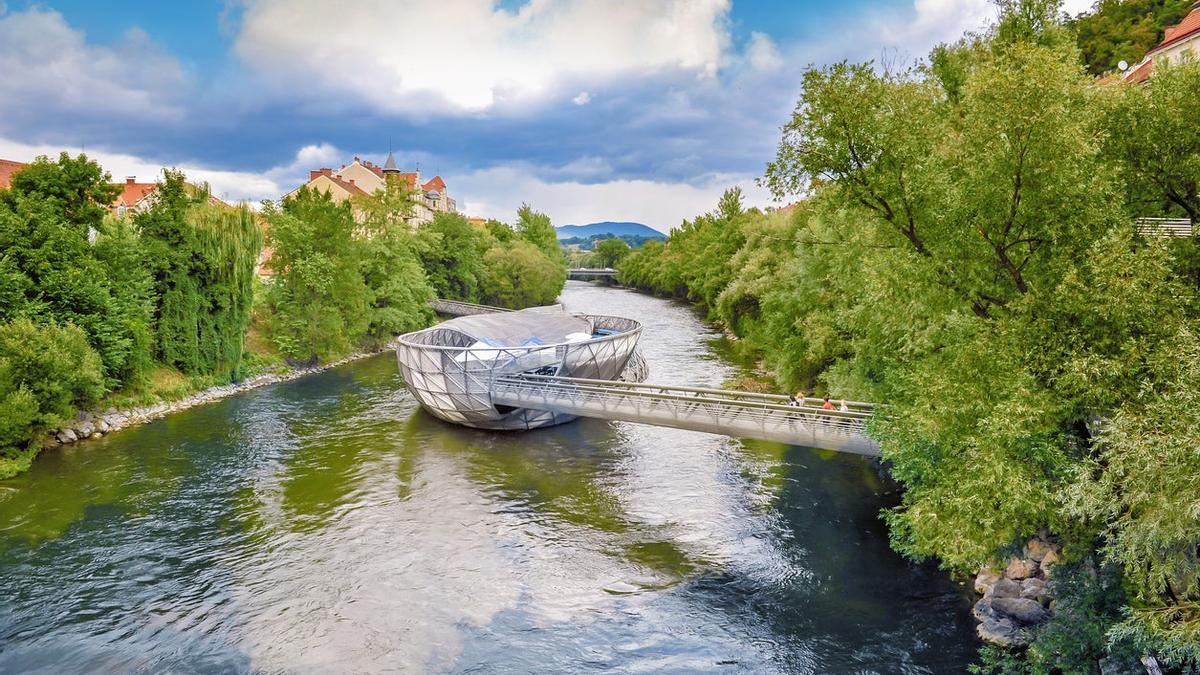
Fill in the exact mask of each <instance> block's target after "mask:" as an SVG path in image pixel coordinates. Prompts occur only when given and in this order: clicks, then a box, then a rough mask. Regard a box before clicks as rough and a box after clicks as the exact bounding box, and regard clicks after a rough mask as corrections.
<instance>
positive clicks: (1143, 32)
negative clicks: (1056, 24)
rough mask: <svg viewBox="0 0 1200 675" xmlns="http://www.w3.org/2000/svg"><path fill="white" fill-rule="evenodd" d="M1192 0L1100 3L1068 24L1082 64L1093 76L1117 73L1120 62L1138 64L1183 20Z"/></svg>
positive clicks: (1100, 0) (1111, 0) (1124, 0)
mask: <svg viewBox="0 0 1200 675" xmlns="http://www.w3.org/2000/svg"><path fill="white" fill-rule="evenodd" d="M1192 2H1193V0H1099V1H1098V2H1096V3H1095V6H1094V7H1093V9H1092V11H1091V12H1088V13H1084V14H1081V15H1080V16H1078V17H1076V18H1075V19H1074V20H1072V21H1071V22H1070V25H1071V27H1072V28H1074V29H1075V33H1076V35H1077V36H1078V37H1077V39H1078V44H1079V49H1080V51H1081V52H1082V53H1083V61H1084V63H1085V64H1087V69H1088V72H1089V73H1091V74H1092V75H1103V74H1105V73H1110V72H1113V71H1114V70H1116V68H1117V64H1118V63H1119V62H1120V61H1125V62H1127V63H1130V64H1134V63H1138V62H1139V61H1141V60H1142V57H1143V56H1144V55H1145V54H1146V52H1148V51H1150V49H1151V48H1152V47H1154V46H1155V45H1156V44H1158V43H1159V41H1160V40H1162V37H1163V31H1164V29H1166V28H1167V27H1168V26H1173V25H1175V24H1177V23H1179V22H1180V21H1182V20H1183V17H1185V16H1187V13H1188V12H1189V11H1190V10H1191V8H1192Z"/></svg>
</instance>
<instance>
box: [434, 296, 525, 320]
mask: <svg viewBox="0 0 1200 675" xmlns="http://www.w3.org/2000/svg"><path fill="white" fill-rule="evenodd" d="M429 306H430V307H432V308H433V311H435V312H437V313H438V314H443V315H446V316H474V315H476V314H494V313H496V312H511V311H513V310H511V309H505V308H504V307H493V306H491V305H477V304H475V303H473V302H462V301H461V300H446V299H444V298H436V299H433V300H430V301H429Z"/></svg>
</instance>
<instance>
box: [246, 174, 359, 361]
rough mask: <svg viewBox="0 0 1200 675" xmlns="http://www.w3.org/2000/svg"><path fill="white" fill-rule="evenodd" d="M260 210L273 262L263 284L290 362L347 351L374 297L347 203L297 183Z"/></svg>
mask: <svg viewBox="0 0 1200 675" xmlns="http://www.w3.org/2000/svg"><path fill="white" fill-rule="evenodd" d="M265 217H266V219H267V221H268V223H269V224H270V228H269V230H268V242H269V244H270V246H271V265H272V267H273V268H274V270H275V280H274V283H273V284H272V285H271V287H270V291H269V294H270V295H269V297H270V305H271V313H270V316H269V317H268V328H269V333H270V335H271V338H272V340H274V342H275V344H276V345H277V346H278V348H279V350H280V352H281V353H282V354H283V355H284V356H286V357H287V358H289V359H291V360H292V361H295V362H306V363H307V362H315V361H317V360H329V359H332V358H336V357H338V356H341V355H343V354H345V353H348V352H349V351H350V350H352V349H354V348H355V347H357V346H358V345H359V344H361V342H362V341H363V339H364V338H365V337H366V335H367V331H368V329H369V328H370V326H371V313H370V312H369V308H370V306H371V303H372V300H373V293H372V291H371V288H370V286H368V285H367V282H366V279H365V278H364V275H363V263H362V253H363V251H362V246H361V245H359V243H358V241H357V240H356V238H355V230H356V229H357V227H358V225H357V223H356V222H355V220H354V215H353V212H352V211H351V207H350V204H349V203H342V204H335V203H334V202H333V200H332V199H331V198H330V197H329V195H328V194H327V193H321V192H316V191H313V190H309V189H307V188H304V189H301V190H300V191H299V192H298V193H296V194H295V195H294V196H292V197H289V198H288V199H286V200H284V202H283V205H282V208H276V207H274V206H271V207H268V208H267V209H266V212H265Z"/></svg>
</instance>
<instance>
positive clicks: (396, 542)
mask: <svg viewBox="0 0 1200 675" xmlns="http://www.w3.org/2000/svg"><path fill="white" fill-rule="evenodd" d="M565 298H566V301H567V303H568V305H569V306H574V307H575V308H577V309H580V310H584V309H586V310H588V311H594V312H598V313H606V312H607V313H615V314H623V315H626V316H631V317H633V318H636V319H639V320H641V321H643V323H644V324H645V325H646V327H647V328H646V337H645V344H644V348H645V351H646V354H647V358H648V359H649V360H650V362H651V364H652V372H653V379H654V380H656V381H661V382H677V383H695V384H702V385H704V384H707V385H719V384H720V383H721V382H722V381H724V380H726V379H729V378H730V377H731V376H733V375H736V374H737V370H736V368H737V366H735V365H731V362H730V361H727V360H724V359H721V358H719V357H716V356H714V355H713V353H712V351H711V350H710V349H709V347H708V343H709V342H710V341H712V340H714V339H716V338H717V336H716V335H715V334H714V333H713V332H712V331H711V330H709V329H707V328H705V327H704V326H703V325H701V324H700V323H699V322H697V321H696V318H695V316H694V315H693V314H692V312H691V311H690V310H689V309H688V308H686V307H683V306H681V305H676V304H671V303H666V302H664V301H662V300H657V299H653V298H648V297H645V296H640V295H635V294H630V293H626V292H623V291H615V290H602V289H599V288H594V287H589V286H583V285H578V284H572V285H571V286H570V288H569V290H568V292H567V293H566V295H565ZM889 490H890V487H889V486H888V485H887V484H886V483H884V482H882V481H881V480H880V478H879V475H878V473H877V472H876V470H875V468H874V467H873V466H872V465H871V464H870V463H869V462H866V461H864V460H862V459H861V458H857V457H851V456H845V455H836V454H830V453H817V452H813V451H809V450H805V449H802V448H795V447H791V446H783V445H779V444H772V443H763V442H741V441H737V440H732V439H727V438H723V437H718V436H711V435H705V434H699V433H692V432H683V431H678V430H670V429H659V428H653V427H639V426H636V425H629V424H610V423H605V422H599V421H593V420H580V421H578V422H576V423H574V424H571V425H567V426H562V427H557V428H553V429H546V430H540V431H537V432H532V433H513V434H502V433H500V434H497V433H486V432H478V431H472V430H469V429H463V428H459V427H455V426H452V425H447V424H444V423H442V422H439V421H437V420H435V419H433V418H431V417H429V416H428V415H425V414H423V413H421V412H420V411H419V410H418V409H417V408H416V406H415V404H414V403H413V401H412V400H411V398H410V397H408V396H407V394H406V393H405V392H404V391H403V390H402V388H401V386H400V382H399V380H398V376H397V372H396V367H395V364H394V362H393V361H392V359H391V358H390V357H388V356H384V357H380V358H377V359H371V360H367V361H362V362H359V363H356V364H353V365H350V366H347V367H344V368H340V369H337V370H335V371H331V372H327V373H324V374H321V375H319V376H316V377H312V378H308V379H305V380H300V381H296V382H291V383H286V384H283V385H279V386H275V387H270V388H266V389H262V390H258V391H255V392H250V393H248V394H246V395H243V396H239V397H235V398H232V399H228V400H226V401H222V402H220V403H217V404H213V405H209V406H205V407H202V408H197V409H193V410H191V411H188V412H186V413H183V414H180V415H177V416H174V417H172V418H169V419H168V420H163V421H161V422H159V423H155V424H152V425H148V426H146V427H142V428H140V429H132V430H127V431H124V432H121V433H119V434H115V435H113V436H110V437H108V438H105V439H102V440H100V441H98V442H89V443H84V444H80V445H78V446H75V447H73V448H67V449H64V450H63V451H61V452H57V453H50V454H48V455H46V456H45V457H43V458H41V459H40V460H39V461H38V462H37V463H36V464H35V467H34V470H33V471H31V472H30V473H28V474H26V475H25V476H22V477H20V478H18V479H15V480H13V481H5V482H3V483H0V539H3V542H2V543H3V548H2V549H0V672H9V671H14V670H24V669H36V668H42V669H45V670H48V671H68V672H70V671H75V672H89V671H95V670H115V671H128V670H145V671H159V670H186V671H195V672H204V671H211V672H229V671H269V672H270V671H286V672H329V671H377V670H399V671H439V672H481V671H482V672H545V671H565V670H572V671H573V670H581V669H597V670H619V671H629V670H665V671H676V672H694V671H710V670H722V671H724V670H734V671H752V672H762V671H784V672H830V671H833V672H943V671H947V670H949V671H956V670H961V669H962V664H963V663H965V662H967V661H968V660H969V659H970V658H971V655H972V651H973V642H972V638H971V635H970V633H971V630H972V625H971V622H970V619H969V615H968V614H967V611H966V609H967V605H966V604H965V603H964V602H963V601H962V599H961V597H960V596H959V595H958V593H957V592H956V590H955V588H953V587H952V586H951V584H950V583H949V582H948V581H947V580H946V579H945V578H944V577H943V576H942V575H940V574H938V573H937V572H936V570H932V569H929V568H927V567H920V566H912V565H909V564H906V563H905V562H904V561H902V560H900V559H899V558H897V557H896V556H895V555H894V554H892V553H891V552H890V551H889V550H888V548H887V540H886V532H885V531H884V529H883V526H882V524H881V523H880V521H879V519H878V511H879V509H880V508H881V507H882V506H884V505H886V504H887V503H888V501H889V500H890V499H892V498H893V497H892V496H890V495H888V494H887V493H888V492H889Z"/></svg>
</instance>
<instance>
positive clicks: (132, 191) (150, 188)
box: [112, 179, 158, 208]
mask: <svg viewBox="0 0 1200 675" xmlns="http://www.w3.org/2000/svg"><path fill="white" fill-rule="evenodd" d="M117 187H119V188H121V193H120V194H118V195H117V198H116V199H114V200H113V203H112V205H113V208H116V207H118V206H124V207H125V208H133V207H134V206H137V203H138V202H140V201H142V200H143V199H145V198H146V196H147V195H149V194H150V193H151V192H154V191H155V190H156V189H158V183H138V182H135V181H134V180H132V179H126V181H125V182H124V183H118V184H117Z"/></svg>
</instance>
